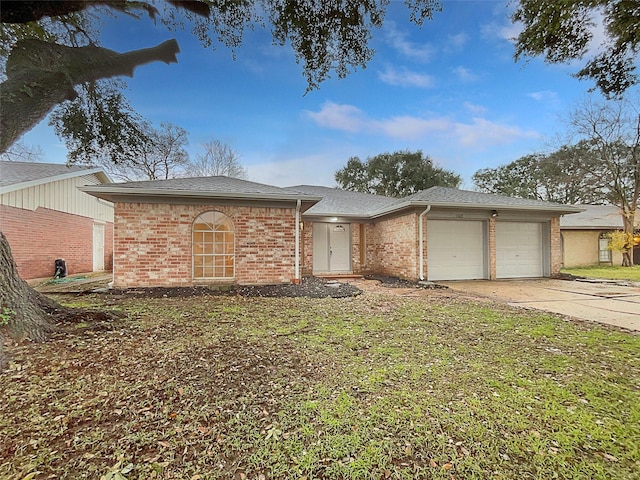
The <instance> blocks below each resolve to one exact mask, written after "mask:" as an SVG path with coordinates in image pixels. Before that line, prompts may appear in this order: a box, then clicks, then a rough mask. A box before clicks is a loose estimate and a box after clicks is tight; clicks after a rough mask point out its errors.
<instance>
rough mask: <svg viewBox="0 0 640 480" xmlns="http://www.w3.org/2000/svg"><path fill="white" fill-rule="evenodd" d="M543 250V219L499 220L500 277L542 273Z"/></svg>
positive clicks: (497, 244) (498, 260)
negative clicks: (537, 221) (533, 220)
mask: <svg viewBox="0 0 640 480" xmlns="http://www.w3.org/2000/svg"><path fill="white" fill-rule="evenodd" d="M542 252H543V244H542V224H541V223H530V222H498V223H496V277H498V278H526V277H542V276H543V255H542Z"/></svg>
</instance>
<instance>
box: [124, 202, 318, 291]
mask: <svg viewBox="0 0 640 480" xmlns="http://www.w3.org/2000/svg"><path fill="white" fill-rule="evenodd" d="M115 210H116V211H115V213H116V215H115V217H116V223H115V230H114V245H115V246H114V269H113V273H114V286H116V287H132V286H180V285H194V284H198V283H206V284H211V283H215V282H216V281H215V280H212V279H206V280H201V281H200V280H199V281H194V280H193V275H192V226H193V221H194V220H195V219H196V217H198V215H200V214H202V213H204V212H207V211H216V212H220V213H223V214H225V215H227V216H228V217H229V218H230V219H231V220H232V222H233V225H234V230H235V282H236V283H238V284H247V285H250V284H267V283H288V282H291V281H292V280H293V279H294V276H295V207H293V206H292V207H291V208H283V207H250V206H229V205H216V204H200V205H181V204H175V205H174V204H157V203H117V204H116V206H115ZM307 230H309V229H306V228H305V229H304V230H303V238H304V236H306V235H307V233H306V232H307ZM224 283H228V281H224Z"/></svg>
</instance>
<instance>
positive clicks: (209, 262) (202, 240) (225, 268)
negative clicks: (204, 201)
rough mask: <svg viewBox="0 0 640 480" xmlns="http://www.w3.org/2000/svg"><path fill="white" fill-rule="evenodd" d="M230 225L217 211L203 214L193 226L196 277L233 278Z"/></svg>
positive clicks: (231, 225) (224, 216)
mask: <svg viewBox="0 0 640 480" xmlns="http://www.w3.org/2000/svg"><path fill="white" fill-rule="evenodd" d="M234 240H235V237H234V233H233V222H232V220H231V219H230V218H229V217H227V216H226V215H224V214H222V213H220V212H213V211H211V212H204V213H203V214H201V215H200V216H199V217H198V218H197V219H196V220H195V221H194V223H193V245H192V248H193V257H192V258H193V275H194V277H195V278H233V276H234V264H235V262H234V255H233V254H234Z"/></svg>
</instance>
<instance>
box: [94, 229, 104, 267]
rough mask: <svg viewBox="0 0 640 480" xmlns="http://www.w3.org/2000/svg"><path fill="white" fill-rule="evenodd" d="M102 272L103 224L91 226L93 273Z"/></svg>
mask: <svg viewBox="0 0 640 480" xmlns="http://www.w3.org/2000/svg"><path fill="white" fill-rule="evenodd" d="M103 270H104V224H102V223H94V224H93V271H94V272H102V271H103Z"/></svg>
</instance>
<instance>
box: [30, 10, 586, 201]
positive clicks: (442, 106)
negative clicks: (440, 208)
mask: <svg viewBox="0 0 640 480" xmlns="http://www.w3.org/2000/svg"><path fill="white" fill-rule="evenodd" d="M408 17H409V12H408V10H407V9H406V7H405V6H404V2H399V1H393V2H391V6H390V8H389V10H388V13H387V16H386V18H385V23H384V27H383V28H382V29H380V30H376V31H374V36H373V40H372V42H371V46H372V47H373V48H374V49H375V50H376V55H375V57H374V59H373V61H371V62H370V63H369V65H368V66H367V68H366V69H364V70H358V71H355V72H353V73H352V74H351V75H349V76H348V77H347V78H346V79H337V78H336V76H335V75H334V76H333V78H331V79H329V80H327V81H325V82H324V83H322V84H321V86H320V89H319V90H314V91H311V92H309V93H307V94H306V95H305V94H304V93H305V89H306V81H305V79H304V78H303V76H302V69H301V66H300V65H297V64H296V62H295V58H294V55H293V53H292V51H291V49H290V48H289V47H278V46H272V45H271V36H270V34H269V32H268V31H262V30H256V31H254V32H250V31H249V32H247V34H246V35H245V38H244V42H243V46H242V47H240V48H238V49H237V50H236V59H235V60H234V59H233V55H232V52H231V51H230V50H228V49H227V48H225V47H224V46H222V45H219V46H217V48H216V50H215V51H213V52H212V51H211V50H210V49H206V48H204V47H202V46H201V45H200V44H199V43H198V41H197V40H196V39H195V38H193V37H192V36H191V35H190V34H189V33H188V32H170V31H168V30H167V29H166V28H164V27H163V26H161V25H154V24H153V22H152V21H150V20H149V19H148V18H143V19H141V20H133V19H129V18H127V17H123V16H119V17H117V19H116V20H110V21H108V22H107V23H106V25H105V28H104V29H103V32H102V37H101V42H102V45H103V46H105V47H107V48H111V49H113V50H116V51H121V52H122V51H127V50H132V49H135V48H146V47H150V46H154V45H156V44H158V43H160V42H162V41H164V40H167V39H169V38H174V37H175V38H177V40H178V42H179V44H180V48H181V53H180V54H179V55H178V63H177V64H171V65H165V64H162V63H156V64H149V65H146V66H142V67H139V68H138V69H137V70H136V72H135V75H134V77H133V78H132V79H127V84H128V91H127V92H126V95H127V98H128V99H129V100H130V103H131V105H132V106H133V107H134V109H135V110H136V111H138V112H139V113H140V114H141V115H142V116H144V117H145V118H147V119H148V120H150V121H151V122H152V123H153V124H154V125H156V126H159V125H160V122H162V121H168V122H171V123H174V124H176V125H179V126H181V127H183V128H184V129H186V130H187V131H188V132H189V142H190V145H189V152H190V154H191V156H192V157H195V156H196V155H197V154H198V152H200V151H201V144H202V143H205V142H208V141H211V140H213V139H218V140H221V141H223V142H225V143H227V144H229V145H230V146H231V147H233V148H234V149H235V150H236V151H237V152H238V153H239V154H240V156H241V159H240V160H241V163H242V164H243V165H244V166H245V167H246V168H247V170H248V174H249V179H250V180H253V181H257V182H262V183H267V184H272V185H278V186H290V185H296V184H316V185H326V186H335V180H334V173H335V171H336V170H337V169H339V168H341V167H343V166H344V165H345V164H346V162H347V160H348V159H349V158H350V157H352V156H358V157H360V158H361V159H362V160H364V159H366V157H368V156H374V155H376V154H378V153H383V152H393V151H396V150H404V149H409V150H418V149H420V150H422V151H423V152H424V153H425V154H427V155H429V156H431V157H432V158H433V159H434V161H435V162H436V163H437V164H438V165H439V166H441V167H444V168H447V169H449V170H453V171H454V172H456V173H458V174H460V175H462V177H463V179H464V183H463V185H462V188H467V189H472V188H473V184H472V182H471V176H472V175H473V173H474V172H475V171H476V170H478V169H480V168H485V167H496V166H498V165H502V164H505V163H509V162H511V161H513V160H516V159H517V158H519V157H521V156H523V155H526V154H529V153H533V152H537V151H545V150H549V149H550V148H553V147H554V146H557V145H558V143H557V137H558V135H560V134H562V133H563V132H564V131H565V130H566V127H565V124H564V120H563V116H566V114H567V113H568V111H569V110H570V109H571V107H572V106H573V105H574V104H575V103H576V102H577V101H578V100H580V99H581V98H583V97H584V96H585V95H586V92H587V90H588V88H589V87H590V86H591V84H589V83H587V82H580V81H578V80H576V79H574V78H572V77H571V76H570V73H571V72H574V71H576V70H577V69H578V67H577V65H548V64H545V63H544V62H543V61H542V60H540V59H533V60H531V61H529V62H526V63H525V62H518V63H515V62H514V60H513V52H514V49H513V45H512V43H511V42H510V41H509V38H510V37H513V36H514V35H515V34H516V33H517V31H518V30H517V28H518V27H517V26H514V25H512V24H511V23H510V21H509V6H508V2H506V1H451V0H449V1H445V2H444V6H443V11H442V12H440V13H436V14H435V17H434V19H433V20H432V21H426V22H425V24H424V26H423V27H422V28H421V29H420V28H418V27H416V26H415V25H413V24H411V23H410V22H409V20H408ZM23 141H24V142H25V143H27V144H32V145H40V146H41V147H42V149H43V150H44V152H45V157H44V158H43V161H47V162H55V163H64V162H65V161H66V148H65V146H64V144H63V143H61V142H60V141H59V140H58V139H57V137H56V136H55V134H54V133H53V130H52V128H51V127H49V126H48V125H47V122H46V121H43V122H41V123H40V124H39V125H38V126H37V127H35V128H34V129H33V130H32V131H31V132H29V133H27V134H26V135H25V136H24V137H23ZM554 142H555V143H554Z"/></svg>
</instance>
